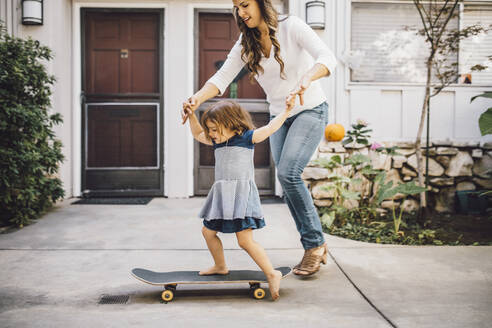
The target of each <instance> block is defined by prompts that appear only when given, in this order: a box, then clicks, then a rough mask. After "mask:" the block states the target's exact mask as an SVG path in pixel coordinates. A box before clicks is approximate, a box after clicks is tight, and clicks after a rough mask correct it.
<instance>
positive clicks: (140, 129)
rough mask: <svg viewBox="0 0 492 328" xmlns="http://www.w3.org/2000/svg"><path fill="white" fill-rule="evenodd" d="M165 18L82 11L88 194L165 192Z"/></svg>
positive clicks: (149, 13)
mask: <svg viewBox="0 0 492 328" xmlns="http://www.w3.org/2000/svg"><path fill="white" fill-rule="evenodd" d="M161 17H162V15H161V12H159V11H138V12H132V11H121V10H120V11H114V10H86V11H84V12H83V27H84V28H83V31H84V38H83V40H84V47H83V48H84V50H83V56H84V61H83V62H84V69H83V72H84V78H83V90H84V96H85V99H84V104H83V117H84V129H83V131H84V138H83V140H84V149H83V158H84V161H83V166H84V167H83V190H84V192H85V193H86V194H89V195H100V194H108V195H162V194H163V172H162V162H163V161H162V152H161V149H162V148H163V147H161V146H160V145H162V140H161V135H162V133H161V131H162V93H161V90H162V88H161V80H162V69H161V66H160V62H161V60H160V59H161V57H162V55H161V53H162V50H161V48H162V45H161V42H160V40H162V38H161V37H160V36H161V31H162V28H161V24H162V22H161V20H162V18H161Z"/></svg>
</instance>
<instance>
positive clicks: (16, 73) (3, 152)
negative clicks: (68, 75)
mask: <svg viewBox="0 0 492 328" xmlns="http://www.w3.org/2000/svg"><path fill="white" fill-rule="evenodd" d="M51 58H52V56H51V51H50V49H49V48H47V47H44V46H41V45H40V44H39V42H38V41H35V40H32V39H30V38H29V39H27V40H23V39H20V38H15V37H11V36H10V35H8V34H7V33H6V31H5V29H4V27H3V26H2V25H0V223H1V224H15V225H17V226H19V227H22V226H23V225H25V224H28V223H29V222H30V221H31V220H33V219H36V218H37V217H39V216H40V214H41V213H43V212H44V211H46V210H47V209H48V208H50V207H51V206H52V204H53V203H54V202H56V201H57V200H58V199H60V198H63V195H64V192H63V189H62V185H61V181H60V179H58V178H57V177H56V173H57V171H58V166H59V164H60V162H61V161H62V160H63V155H62V152H61V147H62V145H61V142H60V141H59V140H56V139H55V134H54V132H53V126H54V125H56V124H60V123H61V122H62V118H61V115H60V114H54V115H50V114H49V112H48V109H49V108H50V105H51V102H50V95H51V86H52V85H53V83H54V81H55V78H54V77H53V76H51V75H49V74H48V73H47V71H46V68H45V67H44V65H43V61H49V60H50V59H51Z"/></svg>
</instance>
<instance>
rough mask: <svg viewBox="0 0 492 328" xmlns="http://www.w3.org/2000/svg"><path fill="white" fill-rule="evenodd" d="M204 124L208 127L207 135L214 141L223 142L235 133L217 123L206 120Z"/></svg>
mask: <svg viewBox="0 0 492 328" xmlns="http://www.w3.org/2000/svg"><path fill="white" fill-rule="evenodd" d="M205 124H206V125H207V127H208V135H209V136H210V138H211V139H212V140H213V141H214V142H215V143H223V142H226V141H227V140H229V139H230V138H232V137H233V136H234V135H235V133H234V131H232V130H231V129H229V128H226V127H224V126H219V125H218V124H216V123H214V122H211V121H207V122H205Z"/></svg>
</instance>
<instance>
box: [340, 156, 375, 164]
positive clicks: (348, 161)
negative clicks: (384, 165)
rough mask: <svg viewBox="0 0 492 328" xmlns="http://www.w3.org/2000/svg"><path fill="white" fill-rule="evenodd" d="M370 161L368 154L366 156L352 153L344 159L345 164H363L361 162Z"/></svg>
mask: <svg viewBox="0 0 492 328" xmlns="http://www.w3.org/2000/svg"><path fill="white" fill-rule="evenodd" d="M370 161H371V159H370V158H369V157H368V156H366V155H363V154H354V155H352V156H350V157H348V158H347V159H346V160H345V163H346V164H351V165H359V164H363V163H368V162H370Z"/></svg>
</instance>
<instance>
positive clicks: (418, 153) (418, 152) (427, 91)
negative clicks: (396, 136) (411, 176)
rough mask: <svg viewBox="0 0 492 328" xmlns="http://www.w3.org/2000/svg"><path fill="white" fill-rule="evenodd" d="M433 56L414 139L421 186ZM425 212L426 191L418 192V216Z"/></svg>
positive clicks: (429, 65) (422, 182)
mask: <svg viewBox="0 0 492 328" xmlns="http://www.w3.org/2000/svg"><path fill="white" fill-rule="evenodd" d="M433 57H434V56H431V57H429V59H428V60H427V82H426V85H425V97H424V103H423V105H422V113H421V114H420V123H419V129H418V131H417V139H416V140H415V154H416V156H417V173H418V181H419V186H420V187H423V186H424V173H423V168H422V148H421V141H422V133H423V131H424V124H425V119H426V116H427V111H428V110H429V108H428V107H427V106H428V104H429V99H430V91H431V90H430V89H431V78H432V60H433ZM426 212H427V197H426V192H425V191H424V192H422V193H420V213H419V217H420V218H422V215H424V214H425V213H426Z"/></svg>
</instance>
